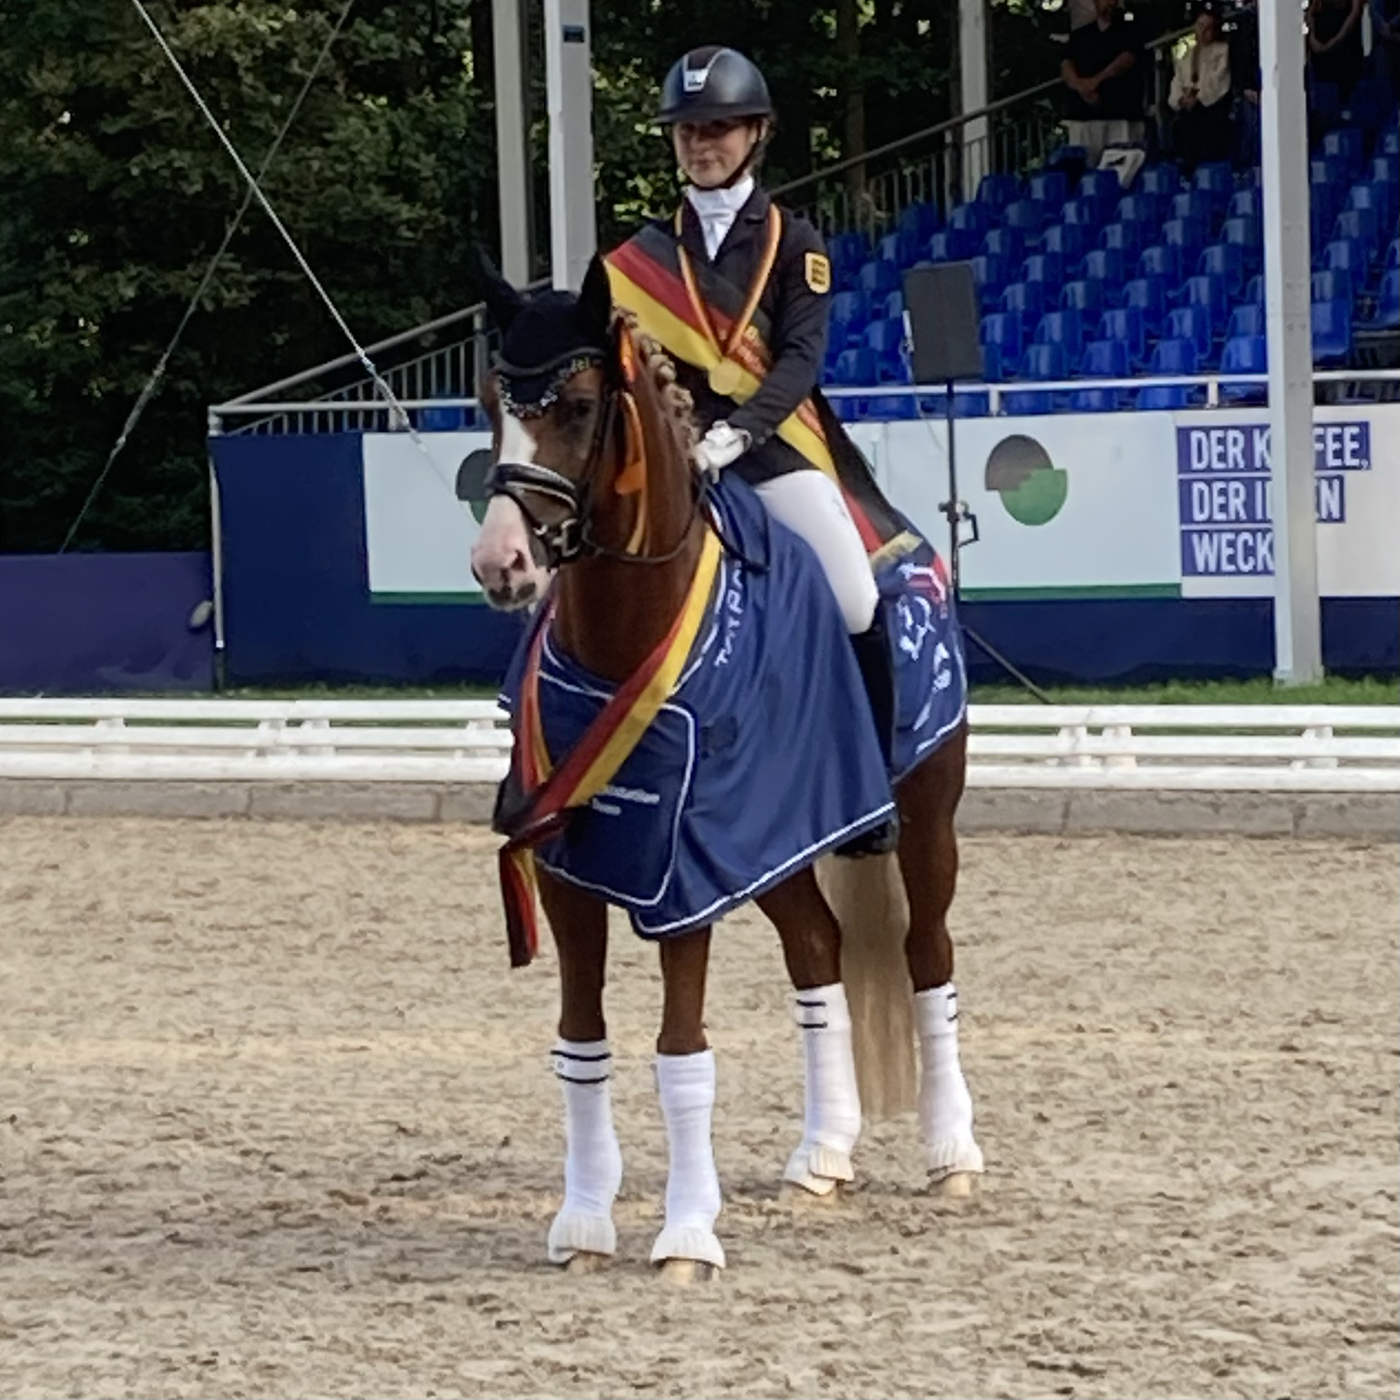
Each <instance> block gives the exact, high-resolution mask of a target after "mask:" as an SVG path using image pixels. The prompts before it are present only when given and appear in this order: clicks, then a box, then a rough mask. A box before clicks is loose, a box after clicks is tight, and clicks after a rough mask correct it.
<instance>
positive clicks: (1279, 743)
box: [0, 699, 1400, 793]
mask: <svg viewBox="0 0 1400 1400" xmlns="http://www.w3.org/2000/svg"><path fill="white" fill-rule="evenodd" d="M968 718H969V723H970V726H971V741H970V744H969V751H968V753H969V767H968V781H969V784H970V786H972V787H974V788H979V787H981V788H1027V787H1032V788H1055V789H1075V788H1079V789H1083V788H1096V789H1102V788H1110V789H1131V790H1167V791H1172V790H1174V791H1211V792H1218V791H1231V790H1233V791H1265V792H1372V793H1400V707H1397V706H1393V705H1386V706H1381V705H1377V706H1343V705H1308V706H1294V705H1242V706H1205V705H1200V706H1195V705H1047V706H1026V705H972V706H970V707H969V710H968ZM511 742H512V740H511V735H510V731H509V729H508V727H507V721H506V717H505V715H504V714H503V713H502V711H501V710H500V709H499V708H498V707H497V706H496V705H495V703H494V702H492V701H489V700H325V699H314V700H311V699H306V700H82V699H77V700H60V699H52V700H50V699H36V700H28V699H0V779H5V778H31V779H32V778H45V779H49V780H54V779H74V778H89V779H91V778H99V779H101V778H105V779H116V780H127V781H131V780H136V781H143V780H161V779H164V780H195V779H200V780H205V781H212V782H228V781H234V782H258V783H261V782H302V781H341V782H376V781H378V782H423V783H482V784H494V783H497V782H499V781H500V780H501V778H502V777H504V776H505V771H506V766H507V762H508V756H509V751H510V746H511Z"/></svg>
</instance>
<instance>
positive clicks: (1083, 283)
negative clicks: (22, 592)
mask: <svg viewBox="0 0 1400 1400" xmlns="http://www.w3.org/2000/svg"><path fill="white" fill-rule="evenodd" d="M1103 306H1104V294H1103V283H1102V282H1092V281H1089V280H1088V279H1087V278H1080V279H1078V280H1077V281H1074V282H1066V283H1065V284H1064V286H1063V287H1061V288H1060V307H1061V308H1062V309H1063V310H1067V311H1069V310H1073V311H1078V312H1079V313H1080V315H1082V316H1084V317H1085V318H1086V319H1092V320H1095V321H1097V320H1098V318H1099V314H1100V313H1101V312H1102V311H1103Z"/></svg>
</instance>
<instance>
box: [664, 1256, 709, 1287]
mask: <svg viewBox="0 0 1400 1400" xmlns="http://www.w3.org/2000/svg"><path fill="white" fill-rule="evenodd" d="M657 1272H658V1273H659V1274H660V1275H661V1282H662V1283H664V1284H666V1285H667V1286H668V1287H671V1288H693V1287H694V1286H695V1285H696V1284H698V1283H714V1282H716V1281H717V1280H718V1279H719V1270H718V1269H717V1268H716V1267H715V1266H714V1265H713V1264H706V1263H705V1262H704V1261H703V1260H700V1259H663V1260H662V1261H661V1263H660V1264H658V1265H657Z"/></svg>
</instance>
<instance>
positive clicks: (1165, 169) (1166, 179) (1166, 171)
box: [1137, 165, 1181, 199]
mask: <svg viewBox="0 0 1400 1400" xmlns="http://www.w3.org/2000/svg"><path fill="white" fill-rule="evenodd" d="M1137 182H1138V188H1139V189H1140V190H1141V191H1142V192H1143V194H1150V195H1156V196H1158V197H1159V198H1162V199H1170V198H1171V197H1172V196H1173V195H1175V194H1176V193H1177V191H1178V190H1180V188H1181V173H1180V171H1178V170H1177V168H1176V166H1174V165H1148V166H1144V168H1143V169H1142V170H1141V171H1139V172H1138V181H1137Z"/></svg>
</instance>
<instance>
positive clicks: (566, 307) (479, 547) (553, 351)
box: [472, 257, 693, 609]
mask: <svg viewBox="0 0 1400 1400" xmlns="http://www.w3.org/2000/svg"><path fill="white" fill-rule="evenodd" d="M486 281H487V293H486V303H487V307H488V309H489V311H490V312H491V315H492V316H493V318H494V319H495V321H496V324H497V325H498V326H499V327H500V330H501V350H500V353H499V354H498V355H497V357H496V359H495V362H494V364H493V366H492V369H491V373H490V374H489V375H488V376H487V380H486V382H485V384H483V385H482V386H481V403H482V406H483V407H484V408H485V410H486V411H487V413H488V414H489V415H490V418H491V430H492V456H493V458H494V466H493V467H492V470H491V475H490V477H489V478H488V482H487V485H488V489H489V491H490V495H491V501H490V504H489V505H488V507H487V511H486V517H485V519H484V520H483V522H482V528H481V533H480V535H479V536H478V538H477V542H476V545H475V546H474V548H473V549H472V572H473V573H474V574H475V575H476V577H477V579H478V580H479V581H480V582H481V585H482V587H483V588H484V589H485V591H486V596H487V598H488V600H489V601H490V602H491V603H492V604H493V605H494V606H496V607H499V608H507V609H513V608H521V607H526V606H528V605H529V604H530V603H532V602H534V601H535V600H536V599H537V598H538V597H539V596H540V595H541V594H542V593H543V592H544V590H545V588H546V587H547V586H548V583H549V580H550V577H551V575H552V573H553V571H554V570H555V569H557V568H558V567H559V566H560V565H562V564H567V563H570V562H571V561H573V560H574V559H577V558H579V557H581V556H584V555H589V554H603V555H610V556H618V555H621V556H626V557H639V556H641V555H642V554H643V553H644V552H645V550H646V547H647V544H648V540H649V531H650V529H651V528H653V527H654V526H655V521H654V518H653V517H654V515H655V504H656V503H655V501H653V500H652V499H651V497H652V496H653V495H654V493H653V492H651V491H650V490H649V489H648V486H649V476H650V470H649V465H648V464H649V460H650V459H651V458H652V457H653V456H655V455H657V453H658V452H664V453H665V454H666V455H667V456H668V457H669V458H671V459H673V460H674V461H675V462H677V463H683V464H685V475H686V476H687V477H689V475H690V469H689V457H690V451H691V448H692V446H693V439H692V436H691V435H692V432H693V430H692V429H691V427H690V422H689V414H688V410H689V401H688V398H687V397H684V396H683V395H682V394H681V392H680V391H679V390H678V389H677V388H676V387H675V385H674V378H675V371H674V367H673V366H671V365H670V364H669V362H667V363H666V364H665V366H661V365H659V364H657V358H658V356H657V354H656V351H655V347H654V346H649V347H648V350H649V352H650V353H648V354H647V356H646V363H645V365H642V366H639V363H638V360H639V350H638V347H637V344H636V343H635V340H634V335H633V332H632V330H631V329H630V327H629V325H628V323H627V321H626V320H625V319H624V318H622V317H620V316H617V315H615V314H614V312H613V305H612V294H611V291H610V289H609V285H608V274H607V269H606V267H605V266H604V264H603V262H602V260H601V259H600V258H596V257H595V258H594V259H593V262H592V264H591V265H590V266H589V269H588V273H587V276H586V277H585V278H584V283H583V288H582V290H581V291H580V292H579V293H577V294H574V293H572V292H558V291H554V292H545V293H543V294H541V295H539V296H536V297H533V298H531V299H530V300H526V299H525V298H523V297H522V296H521V295H520V293H519V292H518V291H516V290H515V288H513V287H512V286H510V284H509V283H507V282H506V281H504V279H502V278H501V277H500V276H499V274H497V273H495V271H494V269H489V268H488V269H487V276H486ZM667 370H669V380H668V378H667V373H666V372H667ZM663 395H667V396H668V398H667V399H666V400H665V401H663V397H662V396H663Z"/></svg>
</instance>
